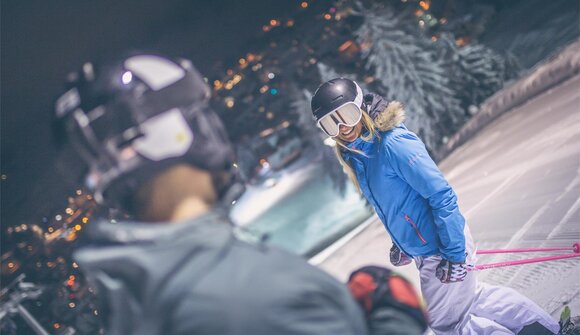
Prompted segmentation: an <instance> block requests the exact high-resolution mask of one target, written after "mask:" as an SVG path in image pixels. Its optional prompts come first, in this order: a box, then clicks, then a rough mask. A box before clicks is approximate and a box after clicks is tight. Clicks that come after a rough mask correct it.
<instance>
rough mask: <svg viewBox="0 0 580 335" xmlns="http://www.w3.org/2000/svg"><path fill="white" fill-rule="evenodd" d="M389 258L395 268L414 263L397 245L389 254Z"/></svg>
mask: <svg viewBox="0 0 580 335" xmlns="http://www.w3.org/2000/svg"><path fill="white" fill-rule="evenodd" d="M389 258H390V260H391V264H393V265H394V266H403V265H407V264H410V263H411V262H412V261H413V259H412V258H411V257H409V256H407V254H405V253H404V252H402V251H401V249H399V247H397V245H395V244H393V246H392V247H391V251H390V252H389Z"/></svg>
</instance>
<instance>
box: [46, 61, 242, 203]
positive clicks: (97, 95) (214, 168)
mask: <svg viewBox="0 0 580 335" xmlns="http://www.w3.org/2000/svg"><path fill="white" fill-rule="evenodd" d="M209 98H210V89H209V87H208V85H207V84H206V82H205V81H204V79H203V78H202V76H201V75H200V73H199V72H198V71H197V70H196V69H195V68H194V66H193V65H192V64H191V63H190V62H189V61H187V60H182V59H172V58H168V57H164V56H160V55H155V54H133V55H130V56H128V57H123V58H121V59H118V60H115V61H113V62H109V63H103V64H102V65H94V64H92V63H86V64H85V65H83V67H82V70H81V71H79V72H77V73H74V74H73V75H72V79H71V82H70V86H69V89H68V90H67V91H66V92H65V93H64V94H63V95H62V96H60V98H58V100H57V101H56V106H55V113H56V114H55V115H56V120H57V122H59V123H60V124H61V125H62V126H64V128H65V130H64V131H63V132H64V133H65V134H66V135H67V136H68V137H69V138H70V141H71V142H72V144H73V145H75V147H76V149H77V151H78V152H79V154H80V155H81V156H82V158H83V160H84V161H85V162H86V163H87V164H88V167H89V171H88V173H87V174H86V175H85V180H84V182H85V184H86V187H87V188H89V189H90V190H91V191H93V192H94V194H95V198H96V199H97V201H103V200H106V201H107V202H112V203H115V205H121V206H123V205H122V202H123V201H124V200H126V199H124V198H126V197H127V196H129V195H130V194H131V193H132V192H133V191H135V188H136V187H138V186H139V185H140V184H141V183H142V182H143V181H145V180H147V179H148V178H151V177H152V176H153V175H155V174H156V173H158V172H160V171H162V170H163V169H165V168H167V167H169V166H172V165H174V164H177V163H189V164H191V165H193V166H196V167H198V168H201V169H204V170H207V171H210V172H212V173H213V172H221V173H223V172H225V173H226V174H227V173H231V174H232V176H233V175H234V174H236V172H235V168H234V162H235V154H234V150H233V148H232V146H231V144H230V142H229V140H228V137H227V133H226V131H225V129H224V126H223V124H222V122H221V120H220V119H219V118H218V116H217V115H216V114H215V112H214V111H212V110H211V109H210V108H209V107H208V101H209ZM230 179H231V180H232V181H233V180H234V179H236V178H233V177H232V178H230ZM230 186H231V185H226V186H224V190H218V192H221V194H224V193H225V191H226V190H225V189H226V188H229V187H230Z"/></svg>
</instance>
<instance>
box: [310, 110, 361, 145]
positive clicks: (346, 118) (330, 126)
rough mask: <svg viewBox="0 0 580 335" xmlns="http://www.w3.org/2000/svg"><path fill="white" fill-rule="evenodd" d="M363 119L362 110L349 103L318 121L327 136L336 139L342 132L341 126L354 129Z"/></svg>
mask: <svg viewBox="0 0 580 335" xmlns="http://www.w3.org/2000/svg"><path fill="white" fill-rule="evenodd" d="M361 118H362V110H361V109H360V107H359V106H357V105H356V104H355V103H354V102H347V103H346V104H344V105H342V106H340V107H338V108H337V109H335V110H333V111H332V112H330V113H328V114H326V115H324V116H323V117H322V118H320V120H318V127H320V129H322V130H323V131H324V132H325V133H326V135H328V136H330V137H336V136H337V135H338V133H339V131H340V125H341V124H342V125H345V126H347V127H354V126H356V124H357V123H358V122H359V121H360V119H361Z"/></svg>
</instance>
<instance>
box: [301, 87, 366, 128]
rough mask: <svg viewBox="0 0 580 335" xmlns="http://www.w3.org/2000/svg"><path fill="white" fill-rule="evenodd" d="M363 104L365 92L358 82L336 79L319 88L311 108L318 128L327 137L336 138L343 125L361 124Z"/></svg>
mask: <svg viewBox="0 0 580 335" xmlns="http://www.w3.org/2000/svg"><path fill="white" fill-rule="evenodd" d="M363 104H364V96H363V92H362V89H361V88H360V86H358V84H357V83H356V82H354V81H353V80H350V79H346V78H336V79H331V80H329V81H327V82H325V83H324V84H322V85H320V87H318V89H317V90H316V92H314V96H313V97H312V101H311V105H310V107H311V108H312V114H313V115H314V118H315V119H316V122H317V124H318V126H319V127H320V128H321V129H322V130H323V131H324V132H325V133H326V134H327V135H329V136H332V137H334V136H336V135H337V134H338V132H339V127H340V125H341V124H343V125H346V126H354V125H355V124H356V123H358V122H359V120H360V119H361V116H362V112H361V108H363Z"/></svg>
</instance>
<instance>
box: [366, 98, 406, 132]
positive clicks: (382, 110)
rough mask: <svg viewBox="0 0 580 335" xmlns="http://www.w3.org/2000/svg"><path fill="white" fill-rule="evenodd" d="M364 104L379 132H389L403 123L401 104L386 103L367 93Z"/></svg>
mask: <svg viewBox="0 0 580 335" xmlns="http://www.w3.org/2000/svg"><path fill="white" fill-rule="evenodd" d="M364 104H365V105H366V110H367V113H368V114H369V115H370V117H371V118H372V119H373V121H374V123H375V127H376V128H377V130H379V131H388V130H391V129H393V128H395V127H398V126H399V125H400V124H401V123H403V121H405V110H404V109H403V104H402V103H400V102H398V101H395V100H393V101H388V100H387V99H385V98H383V97H382V96H380V95H378V94H375V93H368V94H365V96H364Z"/></svg>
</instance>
